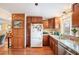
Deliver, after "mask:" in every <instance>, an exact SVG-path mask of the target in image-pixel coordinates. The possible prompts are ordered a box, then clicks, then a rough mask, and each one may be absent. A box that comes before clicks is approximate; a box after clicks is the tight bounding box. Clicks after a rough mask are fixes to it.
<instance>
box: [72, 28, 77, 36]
mask: <svg viewBox="0 0 79 59" xmlns="http://www.w3.org/2000/svg"><path fill="white" fill-rule="evenodd" d="M77 31H78V30H77V29H76V28H73V29H72V32H73V34H74V36H76V32H77Z"/></svg>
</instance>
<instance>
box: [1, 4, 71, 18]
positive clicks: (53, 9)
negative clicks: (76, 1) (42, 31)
mask: <svg viewBox="0 0 79 59" xmlns="http://www.w3.org/2000/svg"><path fill="white" fill-rule="evenodd" d="M71 5H72V4H71V3H38V6H35V4H34V3H0V8H3V9H5V10H7V11H9V12H11V13H16V12H18V13H19V12H20V13H26V15H28V16H43V17H44V18H51V17H54V16H59V15H61V14H62V12H63V10H65V9H70V8H71Z"/></svg>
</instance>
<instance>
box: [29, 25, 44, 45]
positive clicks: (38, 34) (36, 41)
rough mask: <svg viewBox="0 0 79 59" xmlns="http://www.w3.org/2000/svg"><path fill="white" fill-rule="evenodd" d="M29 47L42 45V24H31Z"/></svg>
mask: <svg viewBox="0 0 79 59" xmlns="http://www.w3.org/2000/svg"><path fill="white" fill-rule="evenodd" d="M30 45H31V47H42V46H43V24H31V43H30Z"/></svg>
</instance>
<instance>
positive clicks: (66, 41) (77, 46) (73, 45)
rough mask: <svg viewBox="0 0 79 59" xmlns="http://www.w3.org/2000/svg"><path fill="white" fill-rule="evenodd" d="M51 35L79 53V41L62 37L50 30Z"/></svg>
mask: <svg viewBox="0 0 79 59" xmlns="http://www.w3.org/2000/svg"><path fill="white" fill-rule="evenodd" d="M48 34H49V35H50V36H51V37H53V38H55V39H56V40H57V41H58V42H60V43H62V44H63V45H65V46H67V47H68V49H72V50H73V51H74V52H76V53H77V54H79V43H78V42H75V41H72V40H70V38H60V37H59V36H56V35H52V34H51V33H50V32H49V33H48Z"/></svg>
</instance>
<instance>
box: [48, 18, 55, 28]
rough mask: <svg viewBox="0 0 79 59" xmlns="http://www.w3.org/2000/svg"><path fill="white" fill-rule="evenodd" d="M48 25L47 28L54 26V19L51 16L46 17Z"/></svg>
mask: <svg viewBox="0 0 79 59" xmlns="http://www.w3.org/2000/svg"><path fill="white" fill-rule="evenodd" d="M48 26H49V28H54V20H53V18H51V19H48Z"/></svg>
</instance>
